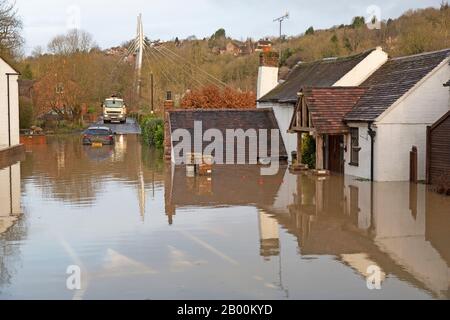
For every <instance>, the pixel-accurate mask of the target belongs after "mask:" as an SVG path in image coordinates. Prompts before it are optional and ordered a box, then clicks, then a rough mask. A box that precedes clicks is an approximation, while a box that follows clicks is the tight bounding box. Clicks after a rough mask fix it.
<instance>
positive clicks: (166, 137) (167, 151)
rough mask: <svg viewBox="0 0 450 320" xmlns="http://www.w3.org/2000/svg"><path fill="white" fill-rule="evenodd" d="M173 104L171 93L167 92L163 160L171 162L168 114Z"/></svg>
mask: <svg viewBox="0 0 450 320" xmlns="http://www.w3.org/2000/svg"><path fill="white" fill-rule="evenodd" d="M174 107H175V103H174V102H173V100H172V92H170V91H167V93H166V100H165V101H164V159H165V160H166V161H170V160H172V136H171V135H172V133H171V132H170V121H169V112H170V111H171V110H173V109H174Z"/></svg>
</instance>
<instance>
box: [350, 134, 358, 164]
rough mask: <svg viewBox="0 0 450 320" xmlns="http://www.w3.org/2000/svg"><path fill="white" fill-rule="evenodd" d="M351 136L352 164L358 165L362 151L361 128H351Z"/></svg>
mask: <svg viewBox="0 0 450 320" xmlns="http://www.w3.org/2000/svg"><path fill="white" fill-rule="evenodd" d="M350 136H351V142H350V143H351V150H350V165H352V166H358V165H359V152H360V151H361V148H360V147H359V129H358V128H350Z"/></svg>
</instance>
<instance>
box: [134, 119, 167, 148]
mask: <svg viewBox="0 0 450 320" xmlns="http://www.w3.org/2000/svg"><path fill="white" fill-rule="evenodd" d="M140 125H141V130H142V139H143V141H144V143H145V144H147V145H149V146H153V147H156V148H159V149H161V148H163V146H164V120H163V119H160V118H156V117H154V116H145V117H142V118H141V120H140Z"/></svg>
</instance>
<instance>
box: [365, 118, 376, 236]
mask: <svg viewBox="0 0 450 320" xmlns="http://www.w3.org/2000/svg"><path fill="white" fill-rule="evenodd" d="M372 125H373V122H368V123H367V126H368V128H369V136H370V181H371V183H370V229H371V230H372V231H373V230H374V228H375V224H374V199H373V197H374V192H373V182H374V177H375V176H374V162H375V159H374V154H375V152H374V150H375V137H376V136H377V132H376V131H374V130H373V128H372Z"/></svg>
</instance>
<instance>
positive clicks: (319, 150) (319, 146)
mask: <svg viewBox="0 0 450 320" xmlns="http://www.w3.org/2000/svg"><path fill="white" fill-rule="evenodd" d="M316 170H323V135H321V134H316Z"/></svg>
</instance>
